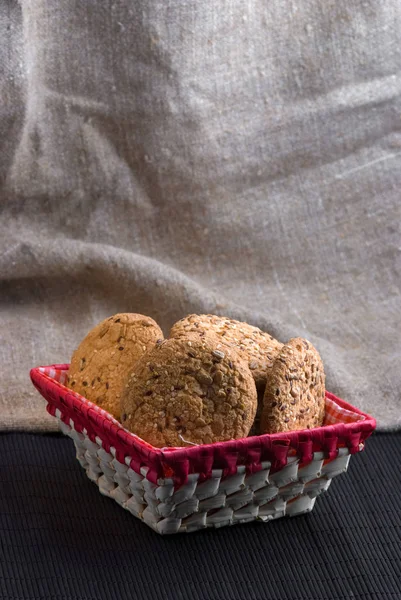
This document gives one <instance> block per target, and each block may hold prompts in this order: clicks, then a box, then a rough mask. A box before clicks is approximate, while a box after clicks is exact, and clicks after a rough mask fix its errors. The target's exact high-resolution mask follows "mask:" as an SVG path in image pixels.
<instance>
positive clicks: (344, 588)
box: [0, 434, 401, 600]
mask: <svg viewBox="0 0 401 600" xmlns="http://www.w3.org/2000/svg"><path fill="white" fill-rule="evenodd" d="M0 517H1V519H0V543H1V557H0V598H1V599H2V600H3V599H4V600H5V599H7V600H14V599H18V600H19V599H24V600H25V599H28V598H29V599H35V600H36V599H37V600H39V599H42V598H43V599H46V600H52V599H55V600H56V599H57V600H64V599H67V598H68V599H74V600H75V599H76V600H103V599H114V598H115V599H121V598H137V599H148V598H149V599H152V600H153V599H157V600H159V599H160V600H166V599H167V600H169V599H170V598H171V599H172V600H181V599H185V600H226V599H227V600H268V599H280V600H281V599H282V600H284V599H286V600H287V599H291V600H304V599H305V600H306V599H307V600H312V599H313V600H315V599H316V600H322V599H326V598H327V599H331V600H340V599H341V600H343V599H344V598H352V599H354V600H360V599H365V598H369V599H370V598H389V599H391V600H394V599H395V598H400V599H401V434H393V435H390V434H389V435H375V436H373V437H372V438H370V439H369V440H368V442H367V448H366V450H365V451H364V452H362V453H361V454H359V455H357V456H355V457H353V458H352V459H351V463H350V469H349V471H348V474H347V475H342V476H340V477H337V478H336V479H335V480H334V481H333V483H332V485H331V487H330V489H329V491H328V492H327V494H325V495H323V496H322V497H320V498H318V500H317V501H316V505H315V508H314V511H313V512H312V513H311V514H310V515H307V516H302V517H297V518H293V519H280V520H278V521H275V522H272V523H269V524H267V525H263V524H258V523H255V524H249V525H241V526H235V527H229V528H227V527H226V528H224V529H220V530H214V531H202V532H199V533H194V534H190V535H188V534H181V535H174V536H170V537H161V536H159V535H157V534H156V533H154V532H153V531H152V530H150V529H149V528H148V527H147V526H146V525H144V524H143V523H141V522H140V521H138V520H137V519H135V518H134V517H133V516H132V515H131V514H130V513H128V512H126V511H124V510H123V509H122V508H121V507H119V506H118V505H117V504H116V503H115V502H113V501H112V500H109V499H107V498H104V497H103V496H101V495H100V494H99V492H98V490H97V488H96V486H95V485H93V484H92V483H91V482H90V481H89V480H88V479H87V478H86V475H85V473H84V471H83V469H81V467H80V466H79V464H78V462H77V461H76V460H75V458H74V446H73V443H72V441H71V440H68V439H66V438H63V437H60V436H40V435H28V434H4V435H2V436H0Z"/></svg>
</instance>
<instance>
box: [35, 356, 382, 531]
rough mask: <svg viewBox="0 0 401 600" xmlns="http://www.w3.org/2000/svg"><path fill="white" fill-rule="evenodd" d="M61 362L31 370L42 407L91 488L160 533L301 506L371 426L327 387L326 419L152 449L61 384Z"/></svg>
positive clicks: (290, 512)
mask: <svg viewBox="0 0 401 600" xmlns="http://www.w3.org/2000/svg"><path fill="white" fill-rule="evenodd" d="M67 369H68V365H53V366H51V367H40V368H37V369H32V371H31V378H32V381H33V383H34V385H35V386H36V388H37V389H38V390H39V392H40V393H41V394H42V395H43V396H44V397H45V398H46V399H47V401H48V406H47V410H48V411H49V412H50V414H52V415H53V416H54V417H56V418H57V419H58V422H59V426H60V429H61V431H62V432H63V433H64V434H65V435H67V436H69V437H70V438H72V440H73V441H74V444H75V447H76V456H77V459H78V461H79V462H80V464H81V466H82V467H83V468H84V469H85V471H86V474H87V476H88V477H89V479H90V480H91V481H93V482H94V483H96V485H97V486H98V487H99V491H100V492H101V493H102V494H103V495H105V496H108V497H109V498H113V499H114V500H115V501H116V502H118V504H120V505H121V506H122V507H123V508H125V509H127V510H129V511H130V512H131V513H132V514H133V515H134V516H135V517H137V518H139V519H141V520H142V521H144V522H145V523H146V524H147V525H149V526H150V527H151V528H152V529H154V530H155V531H156V532H158V533H161V534H171V533H180V532H193V531H196V530H198V529H204V528H207V527H223V526H225V525H234V524H238V523H248V522H251V521H255V520H258V521H261V522H268V521H271V520H273V519H278V518H280V517H284V516H290V517H293V516H295V515H301V514H304V513H308V512H310V511H311V510H312V508H313V506H314V504H315V500H316V498H317V496H319V495H320V494H321V493H322V492H325V491H326V490H327V489H328V488H329V486H330V483H331V480H332V479H333V477H335V476H336V475H339V474H340V473H344V472H345V471H346V470H347V468H348V463H349V460H350V456H351V454H354V453H355V452H358V451H360V450H362V449H363V447H364V441H365V440H366V438H367V437H369V435H370V434H371V433H372V431H373V430H374V428H375V420H374V419H372V417H370V416H369V415H365V414H364V413H362V412H361V411H359V410H358V409H356V408H355V407H352V406H351V405H349V404H347V403H346V402H344V401H343V400H341V399H339V398H336V397H335V396H333V395H332V394H329V393H327V395H326V422H327V424H326V425H325V426H323V427H320V428H316V429H314V430H308V431H304V432H290V433H287V434H274V435H271V436H269V435H264V436H259V437H254V438H246V439H244V440H238V441H229V442H223V443H218V444H211V445H207V446H202V447H201V446H198V447H197V448H192V449H191V448H189V449H188V448H184V449H182V448H181V449H165V450H163V449H155V448H153V447H152V446H150V445H149V444H146V442H143V440H140V438H138V437H137V436H135V435H134V434H131V433H130V432H128V431H126V430H125V429H124V428H123V427H122V425H121V424H120V423H118V422H117V421H116V420H115V419H113V418H112V417H111V416H110V415H109V414H108V413H105V411H103V410H102V409H100V408H99V407H97V406H95V405H93V404H92V403H91V402H89V401H88V400H86V399H85V398H82V397H81V396H79V395H78V394H76V393H74V392H72V391H71V390H68V389H67V388H66V387H65V386H64V383H65V377H66V373H67ZM116 448H118V449H116ZM263 453H264V456H265V457H266V456H267V457H268V458H270V459H271V460H274V461H275V463H274V465H272V463H271V462H269V461H267V460H264V459H263ZM196 465H198V466H196ZM220 466H222V467H223V468H220ZM216 467H219V468H216ZM273 467H274V468H273ZM198 468H200V469H202V473H198V472H197V471H198ZM194 471H195V472H194ZM170 473H171V478H170Z"/></svg>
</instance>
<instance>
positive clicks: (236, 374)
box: [121, 333, 257, 447]
mask: <svg viewBox="0 0 401 600" xmlns="http://www.w3.org/2000/svg"><path fill="white" fill-rule="evenodd" d="M256 405H257V396H256V387H255V383H254V380H253V378H252V375H251V372H250V370H249V369H248V365H247V364H246V362H245V361H243V360H242V359H241V358H240V356H239V355H238V354H237V352H236V351H235V350H234V349H233V348H228V347H224V348H222V347H221V344H219V341H218V339H216V337H215V336H210V335H208V334H205V336H203V337H200V336H199V335H195V334H190V333H189V334H187V335H186V336H185V337H179V338H172V339H168V340H165V341H164V342H161V343H160V344H157V345H156V346H155V348H154V349H153V350H151V351H150V352H149V353H148V354H147V355H146V356H143V357H142V358H141V359H139V360H138V362H137V363H136V364H135V365H134V367H133V369H132V373H131V377H130V378H129V381H128V384H127V387H126V390H125V392H124V394H123V397H122V401H121V410H122V415H121V422H122V423H123V425H124V427H126V428H127V429H128V430H130V431H132V432H133V433H136V434H137V435H138V436H140V437H141V438H142V439H144V440H146V441H147V442H149V443H150V444H152V445H153V446H156V447H163V446H185V445H187V442H192V443H194V444H210V443H212V442H217V441H225V440H231V439H236V438H241V437H245V436H246V435H248V433H249V430H250V428H251V426H252V423H253V420H254V417H255V412H256Z"/></svg>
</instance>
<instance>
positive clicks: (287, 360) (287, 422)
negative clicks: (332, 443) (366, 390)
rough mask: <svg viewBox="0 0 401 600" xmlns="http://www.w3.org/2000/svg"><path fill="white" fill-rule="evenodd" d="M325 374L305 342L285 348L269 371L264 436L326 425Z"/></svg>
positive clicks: (286, 345)
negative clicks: (324, 422)
mask: <svg viewBox="0 0 401 600" xmlns="http://www.w3.org/2000/svg"><path fill="white" fill-rule="evenodd" d="M324 412H325V374H324V368H323V363H322V359H321V358H320V355H319V353H318V351H317V350H316V348H314V347H313V346H312V344H311V343H310V342H308V341H307V340H305V339H303V338H294V339H292V340H290V341H289V342H287V344H285V345H284V346H283V347H282V349H281V351H280V353H279V355H278V356H277V358H276V360H275V361H274V365H273V368H272V369H271V371H270V376H269V378H268V381H267V385H266V390H265V395H264V399H263V409H262V419H261V433H277V432H279V431H292V430H295V429H310V428H312V427H319V426H320V425H322V424H323V420H324Z"/></svg>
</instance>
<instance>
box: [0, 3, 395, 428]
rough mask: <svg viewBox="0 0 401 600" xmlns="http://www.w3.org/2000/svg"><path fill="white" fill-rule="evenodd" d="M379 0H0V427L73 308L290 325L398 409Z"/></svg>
mask: <svg viewBox="0 0 401 600" xmlns="http://www.w3.org/2000/svg"><path fill="white" fill-rule="evenodd" d="M400 130H401V3H400V2H399V1H398V0H353V1H351V2H350V1H349V0H325V1H324V2H322V0H302V1H300V0H213V2H210V1H206V0H203V1H200V0H115V1H111V0H102V1H101V2H100V1H94V0H68V1H67V0H52V1H51V2H49V1H48V0H22V1H21V2H17V1H16V0H2V2H1V3H0V181H1V183H0V200H1V217H0V219H1V221H0V223H1V224H0V279H1V283H0V286H1V292H0V301H1V317H0V332H1V344H0V362H1V367H0V369H1V371H0V388H1V389H0V427H1V428H3V429H26V430H51V429H54V428H55V427H56V423H55V420H54V419H51V418H50V417H49V416H48V415H47V413H46V411H45V403H44V401H43V400H42V399H41V398H40V397H39V395H38V394H37V392H36V391H35V390H34V389H33V387H32V386H31V383H30V381H29V369H30V368H31V367H32V366H37V365H45V364H51V363H55V362H69V359H70V356H71V353H72V351H73V349H74V348H75V347H76V345H77V344H78V343H79V341H80V340H81V338H82V337H83V336H84V335H85V334H86V332H87V331H88V330H89V329H90V328H91V327H92V326H93V325H95V323H97V322H98V321H100V320H101V319H103V318H105V317H106V316H109V315H111V314H113V313H116V312H119V311H132V312H140V313H145V314H148V315H151V316H152V317H154V318H155V319H156V320H157V321H158V322H159V323H160V325H161V326H162V328H163V329H164V331H165V334H168V330H169V327H170V326H171V325H172V324H173V323H174V321H175V320H177V319H179V318H181V317H182V316H184V315H186V314H188V313H191V312H198V313H200V312H214V313H218V314H222V315H229V316H232V317H234V318H239V319H242V320H246V321H248V322H250V323H252V324H254V325H257V326H259V327H261V328H262V329H264V330H266V331H268V332H270V333H271V334H273V335H274V336H276V337H277V338H279V339H280V340H281V341H283V342H284V341H287V340H288V339H289V338H291V337H294V336H304V337H307V338H308V339H309V340H310V341H312V343H313V344H315V345H316V347H317V348H318V349H319V351H320V352H321V355H322V357H323V360H324V362H325V367H326V372H327V388H328V389H329V390H330V391H332V392H334V393H335V394H337V395H340V396H341V397H343V398H344V399H346V400H347V401H349V402H351V403H354V404H355V405H357V406H359V407H360V408H361V409H362V410H364V411H367V412H370V413H372V414H373V415H374V416H375V417H376V418H377V419H378V425H379V428H381V429H382V430H384V429H396V428H399V427H400V426H401V399H400V389H401V368H400V341H401V333H400V332H401V318H400V315H401V302H400V300H401V294H400V270H401V269H400V266H401V236H400V220H401V214H400V213H401V210H400V189H401V134H400Z"/></svg>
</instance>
